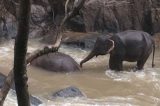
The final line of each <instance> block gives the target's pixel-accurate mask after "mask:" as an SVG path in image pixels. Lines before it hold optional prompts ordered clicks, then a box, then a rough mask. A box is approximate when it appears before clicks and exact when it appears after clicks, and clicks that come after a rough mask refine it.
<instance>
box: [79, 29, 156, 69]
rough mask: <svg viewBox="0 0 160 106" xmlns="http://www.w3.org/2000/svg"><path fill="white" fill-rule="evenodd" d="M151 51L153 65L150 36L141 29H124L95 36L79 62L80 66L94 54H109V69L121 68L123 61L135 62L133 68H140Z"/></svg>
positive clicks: (153, 47)
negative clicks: (94, 39) (90, 46)
mask: <svg viewBox="0 0 160 106" xmlns="http://www.w3.org/2000/svg"><path fill="white" fill-rule="evenodd" d="M152 51H153V57H152V67H153V66H154V54H155V43H154V40H153V38H152V36H151V35H150V34H148V33H147V32H143V31H137V30H126V31H123V32H119V33H116V34H113V35H112V36H103V37H102V36H99V37H97V39H96V42H95V44H94V47H93V49H92V51H91V52H90V54H89V55H88V56H87V57H86V58H84V59H83V60H82V61H81V62H80V67H82V64H83V63H85V62H87V61H88V60H90V59H91V58H93V57H94V56H96V57H97V56H98V55H106V54H110V57H109V68H110V69H111V70H115V71H121V70H123V66H122V65H123V61H128V62H137V65H136V67H135V69H136V70H142V69H143V67H144V64H145V62H146V61H147V59H148V57H149V56H150V54H151V52H152Z"/></svg>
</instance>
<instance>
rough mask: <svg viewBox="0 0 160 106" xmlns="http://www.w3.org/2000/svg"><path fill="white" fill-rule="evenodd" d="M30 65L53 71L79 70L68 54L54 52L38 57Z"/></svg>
mask: <svg viewBox="0 0 160 106" xmlns="http://www.w3.org/2000/svg"><path fill="white" fill-rule="evenodd" d="M31 65H33V66H36V67H39V68H42V69H45V70H48V71H53V72H76V71H79V70H80V67H79V65H78V63H77V62H76V61H75V60H74V59H73V58H72V57H71V56H69V55H67V54H64V53H60V52H56V53H49V54H46V55H43V56H40V57H38V58H37V59H35V60H33V61H32V62H31Z"/></svg>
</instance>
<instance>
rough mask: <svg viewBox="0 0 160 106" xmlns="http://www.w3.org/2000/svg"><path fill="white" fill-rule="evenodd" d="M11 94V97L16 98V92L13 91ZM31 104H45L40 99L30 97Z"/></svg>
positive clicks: (34, 105) (37, 105) (36, 105)
mask: <svg viewBox="0 0 160 106" xmlns="http://www.w3.org/2000/svg"><path fill="white" fill-rule="evenodd" d="M10 94H11V96H13V97H16V91H15V90H11V92H10ZM30 103H31V105H32V106H39V105H40V104H42V103H43V102H42V101H41V100H40V99H38V98H37V97H35V96H32V95H30Z"/></svg>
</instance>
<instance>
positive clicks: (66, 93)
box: [52, 86, 85, 98]
mask: <svg viewBox="0 0 160 106" xmlns="http://www.w3.org/2000/svg"><path fill="white" fill-rule="evenodd" d="M52 97H53V98H57V97H63V98H69V97H85V95H84V94H83V93H82V92H81V91H80V90H79V89H78V88H77V87H74V86H70V87H67V88H64V89H61V90H59V91H57V92H55V93H53V95H52Z"/></svg>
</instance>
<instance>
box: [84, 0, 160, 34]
mask: <svg viewBox="0 0 160 106" xmlns="http://www.w3.org/2000/svg"><path fill="white" fill-rule="evenodd" d="M156 1H157V0H152V2H151V1H150V0H87V1H86V3H85V5H84V8H83V10H82V14H83V18H84V23H85V26H86V31H95V30H100V31H104V30H107V31H110V32H118V31H122V30H127V29H137V30H144V31H147V32H152V14H151V12H152V9H153V8H154V7H152V3H156ZM155 8H157V7H155ZM159 19H160V18H159ZM153 21H156V22H157V20H155V19H153ZM159 25H160V24H159Z"/></svg>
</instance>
